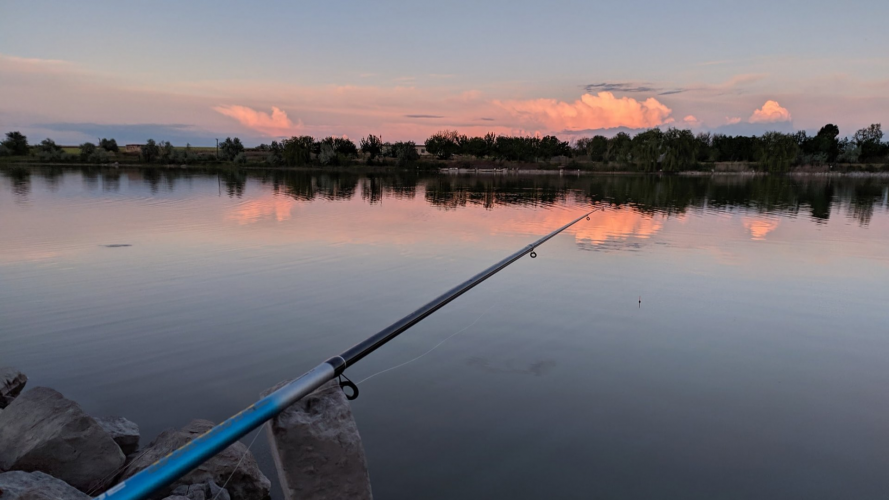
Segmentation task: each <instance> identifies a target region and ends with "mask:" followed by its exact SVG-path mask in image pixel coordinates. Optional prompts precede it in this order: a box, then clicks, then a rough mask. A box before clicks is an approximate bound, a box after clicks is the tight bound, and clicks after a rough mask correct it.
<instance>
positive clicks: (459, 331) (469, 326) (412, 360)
mask: <svg viewBox="0 0 889 500" xmlns="http://www.w3.org/2000/svg"><path fill="white" fill-rule="evenodd" d="M497 304H499V302H495V303H494V304H491V307H489V308H487V309H486V310H485V311H484V312H483V313H481V315H480V316H479V317H478V318H475V321H473V322H472V323H470V324H469V325H467V326H465V327H463V328H462V329H460V330H457V331H456V332H455V333H452V334H451V335H450V336H449V337H447V338H445V339H444V340H442V341H441V342H439V343H438V344H435V347H433V348H432V349H429V350H428V351H426V352H424V353H423V354H420V355H419V356H417V357H416V358H413V359H409V360H407V361H405V362H404V363H401V364H399V365H395V366H393V367H391V368H386V369H385V370H383V371H379V372H377V373H374V374H373V375H371V376H369V377H366V378H364V379H363V380H360V381H358V383H359V384H362V383H364V382H366V381H368V380H370V379H372V378H374V377H376V376H377V375H381V374H383V373H386V372H390V371H392V370H394V369H396V368H401V367H402V366H404V365H406V364H408V363H413V362H414V361H416V360H418V359H420V358H422V357H423V356H425V355H427V354H429V353H430V352H432V351H434V350H436V349H438V348H439V346H441V345H442V344H444V343H445V342H447V341H448V340H450V339H452V338H454V337H456V336H457V335H459V334H461V333H463V332H465V331H466V330H469V329H470V328H472V327H473V326H475V324H476V323H478V322H479V320H481V319H482V318H484V317H485V315H487V314H488V313H489V312H490V311H491V309H493V308H494V306H496V305H497Z"/></svg>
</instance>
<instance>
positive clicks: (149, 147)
mask: <svg viewBox="0 0 889 500" xmlns="http://www.w3.org/2000/svg"><path fill="white" fill-rule="evenodd" d="M160 153H161V150H160V148H159V147H158V146H157V143H156V142H154V139H148V140H147V141H145V145H144V146H142V150H141V151H140V152H139V156H140V158H141V159H142V161H144V162H146V163H151V162H153V161H154V160H156V159H157V158H158V157H159V156H160Z"/></svg>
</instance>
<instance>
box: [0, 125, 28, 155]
mask: <svg viewBox="0 0 889 500" xmlns="http://www.w3.org/2000/svg"><path fill="white" fill-rule="evenodd" d="M0 144H2V145H3V147H5V148H6V149H7V150H8V151H9V154H10V155H13V156H22V155H26V154H28V153H30V151H31V150H30V148H29V147H28V138H27V137H25V136H24V135H23V134H22V133H21V132H18V131H15V132H7V133H6V139H5V140H4V141H3V142H2V143H0Z"/></svg>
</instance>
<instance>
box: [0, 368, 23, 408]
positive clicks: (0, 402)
mask: <svg viewBox="0 0 889 500" xmlns="http://www.w3.org/2000/svg"><path fill="white" fill-rule="evenodd" d="M27 383H28V377H27V376H26V375H25V374H24V373H22V372H20V371H18V370H16V369H15V368H13V367H11V366H0V408H6V407H7V406H9V403H12V400H13V399H15V397H16V396H18V395H19V394H20V393H21V392H22V389H24V388H25V384H27Z"/></svg>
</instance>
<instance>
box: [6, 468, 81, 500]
mask: <svg viewBox="0 0 889 500" xmlns="http://www.w3.org/2000/svg"><path fill="white" fill-rule="evenodd" d="M89 498H90V497H89V496H88V495H87V494H86V493H82V492H80V491H77V488H75V487H73V486H71V485H70V484H68V483H66V482H65V481H62V480H61V479H56V478H54V477H52V476H50V475H49V474H44V473H42V472H24V471H12V472H4V473H2V474H0V500H89Z"/></svg>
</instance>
